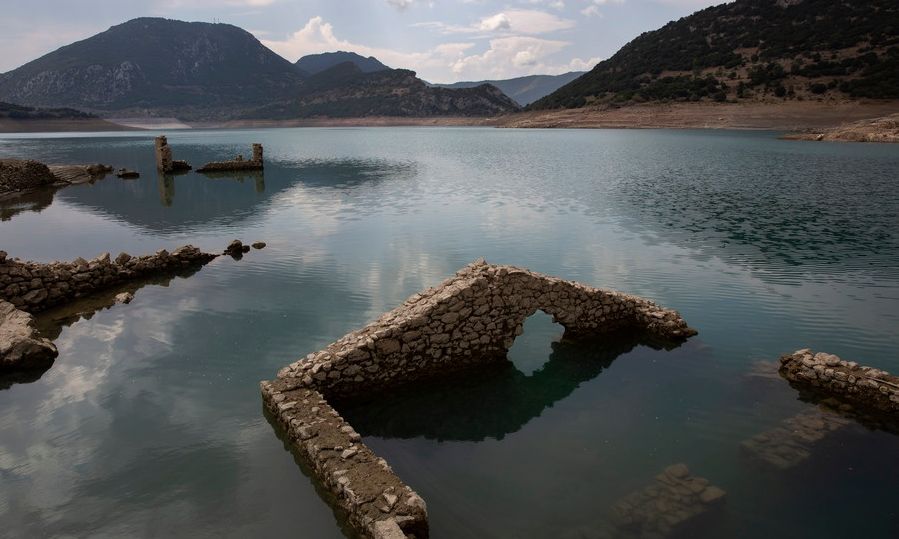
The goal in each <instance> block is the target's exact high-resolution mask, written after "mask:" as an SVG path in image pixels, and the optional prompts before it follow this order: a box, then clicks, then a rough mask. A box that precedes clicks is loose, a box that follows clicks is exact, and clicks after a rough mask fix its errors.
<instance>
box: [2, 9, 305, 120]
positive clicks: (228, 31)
mask: <svg viewBox="0 0 899 539" xmlns="http://www.w3.org/2000/svg"><path fill="white" fill-rule="evenodd" d="M301 82H302V77H301V76H300V74H298V73H297V71H296V69H295V68H294V67H293V65H292V64H291V63H290V62H288V61H287V60H285V59H283V58H281V57H280V56H278V55H277V54H275V53H274V52H272V51H271V50H269V49H267V48H266V47H264V46H263V45H262V44H261V43H259V41H257V40H256V38H255V37H253V36H252V35H251V34H250V33H248V32H246V31H244V30H241V29H240V28H237V27H236V26H231V25H228V24H208V23H186V22H181V21H171V20H166V19H153V18H142V19H134V20H132V21H129V22H126V23H124V24H120V25H118V26H113V27H112V28H110V29H109V30H107V31H105V32H102V33H100V34H97V35H95V36H93V37H90V38H88V39H85V40H83V41H79V42H77V43H73V44H71V45H67V46H65V47H62V48H60V49H58V50H56V51H54V52H51V53H49V54H46V55H44V56H42V57H41V58H38V59H37V60H34V61H32V62H29V63H27V64H25V65H23V66H22V67H19V68H18V69H15V70H13V71H10V72H9V73H6V74H4V75H0V99H4V100H7V101H12V102H14V103H22V104H26V105H33V106H50V107H60V106H63V107H74V108H78V109H81V110H90V111H98V112H104V111H133V112H135V113H140V112H141V111H144V110H148V109H149V110H153V111H157V112H164V111H165V112H174V111H177V112H179V113H181V115H182V116H188V117H190V116H196V115H203V114H204V113H208V112H210V111H218V112H219V113H221V112H223V111H226V110H227V109H229V108H233V107H243V106H248V105H255V104H257V103H259V102H260V101H263V100H270V99H273V98H282V97H287V96H289V95H290V94H291V93H292V92H293V91H294V88H295V87H296V86H297V85H298V84H301Z"/></svg>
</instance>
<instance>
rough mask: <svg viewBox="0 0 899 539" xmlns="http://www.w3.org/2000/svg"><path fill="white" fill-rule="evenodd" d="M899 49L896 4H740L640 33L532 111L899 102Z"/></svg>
mask: <svg viewBox="0 0 899 539" xmlns="http://www.w3.org/2000/svg"><path fill="white" fill-rule="evenodd" d="M897 45H899V4H897V3H896V2H895V1H894V0H874V1H868V2H851V3H850V2H844V1H841V0H736V1H735V2H732V3H729V4H723V5H719V6H715V7H710V8H707V9H704V10H701V11H698V12H696V13H694V14H693V15H690V16H689V17H684V18H682V19H680V20H677V21H673V22H670V23H668V24H666V25H665V26H664V27H662V28H660V29H658V30H655V31H652V32H646V33H644V34H642V35H640V36H639V37H637V38H636V39H634V40H633V41H631V42H630V43H628V44H627V45H625V46H624V47H622V48H621V50H620V51H618V53H616V54H615V55H614V56H612V57H611V58H609V59H608V60H605V61H603V62H600V63H599V64H598V65H597V66H596V67H595V68H594V69H593V70H592V71H590V72H589V73H587V74H585V75H584V76H582V77H580V78H578V79H576V80H574V81H572V82H571V83H569V84H567V85H566V86H563V87H562V88H560V89H559V90H557V91H556V92H554V93H553V94H550V95H548V96H546V97H544V98H543V99H541V100H539V101H537V102H535V103H533V104H532V105H531V106H530V107H529V108H531V109H551V108H573V107H581V106H584V105H587V104H591V103H603V102H619V103H621V102H642V101H690V100H693V101H695V100H718V101H721V100H725V99H758V98H760V97H763V96H770V97H777V98H784V99H791V98H798V97H801V96H800V95H799V92H805V91H808V92H809V93H810V94H813V95H822V94H834V95H836V96H843V97H853V98H861V97H867V98H899V47H897ZM821 79H823V80H821ZM834 81H836V83H835V84H833V82H834ZM822 85H823V87H824V89H823V91H819V90H821V86H822ZM791 87H792V88H793V91H792V92H791V91H790V88H791Z"/></svg>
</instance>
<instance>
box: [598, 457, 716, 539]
mask: <svg viewBox="0 0 899 539" xmlns="http://www.w3.org/2000/svg"><path fill="white" fill-rule="evenodd" d="M726 495H727V493H726V492H725V491H724V490H722V489H721V488H719V487H716V486H714V485H711V484H710V483H709V481H708V479H705V478H703V477H697V476H693V475H690V470H689V468H687V465H686V464H682V463H681V464H673V465H671V466H668V467H667V468H665V469H664V470H663V471H662V473H660V474H659V475H657V476H656V477H655V482H654V483H653V484H651V485H649V486H647V487H646V488H644V489H642V490H639V491H637V492H633V493H631V494H629V495H627V496H625V497H624V498H622V499H621V500H620V501H619V502H618V503H616V504H615V505H614V506H613V507H612V520H613V522H614V524H615V526H616V527H617V528H618V529H619V530H620V531H621V532H623V533H619V534H616V535H624V536H627V537H638V538H641V539H642V538H645V539H657V538H661V537H667V536H669V535H671V534H673V533H677V532H678V530H679V529H682V528H683V526H684V525H686V524H687V523H689V522H691V521H693V520H694V519H696V518H697V517H699V516H700V515H702V514H704V513H706V512H707V511H709V510H711V509H714V508H716V507H718V506H719V505H720V504H721V503H722V502H724V500H725V497H726Z"/></svg>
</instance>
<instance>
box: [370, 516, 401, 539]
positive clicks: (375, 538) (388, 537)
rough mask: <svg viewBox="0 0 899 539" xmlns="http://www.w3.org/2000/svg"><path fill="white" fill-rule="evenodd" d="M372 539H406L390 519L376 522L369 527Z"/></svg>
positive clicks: (397, 525)
mask: <svg viewBox="0 0 899 539" xmlns="http://www.w3.org/2000/svg"><path fill="white" fill-rule="evenodd" d="M371 536H372V539H406V534H405V533H403V530H402V528H400V526H399V524H397V523H396V521H395V520H393V519H392V518H388V519H386V520H378V521H376V522H375V523H374V524H372V526H371Z"/></svg>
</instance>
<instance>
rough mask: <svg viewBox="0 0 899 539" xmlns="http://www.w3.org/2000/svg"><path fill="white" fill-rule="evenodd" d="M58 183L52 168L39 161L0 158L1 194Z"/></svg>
mask: <svg viewBox="0 0 899 539" xmlns="http://www.w3.org/2000/svg"><path fill="white" fill-rule="evenodd" d="M54 183H56V178H55V177H54V176H53V173H52V172H50V168H49V167H48V166H47V165H45V164H43V163H39V162H37V161H30V160H20V159H0V195H3V194H7V193H13V192H17V191H26V190H29V189H35V188H37V187H45V186H48V185H53V184H54Z"/></svg>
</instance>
